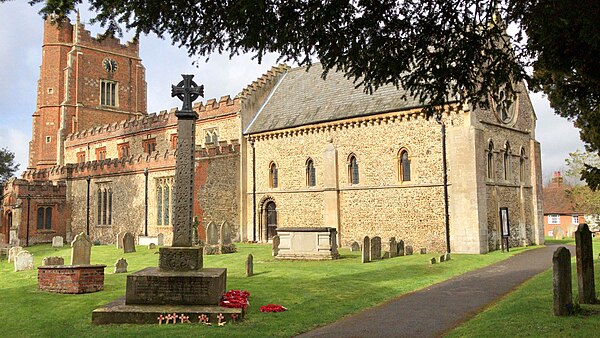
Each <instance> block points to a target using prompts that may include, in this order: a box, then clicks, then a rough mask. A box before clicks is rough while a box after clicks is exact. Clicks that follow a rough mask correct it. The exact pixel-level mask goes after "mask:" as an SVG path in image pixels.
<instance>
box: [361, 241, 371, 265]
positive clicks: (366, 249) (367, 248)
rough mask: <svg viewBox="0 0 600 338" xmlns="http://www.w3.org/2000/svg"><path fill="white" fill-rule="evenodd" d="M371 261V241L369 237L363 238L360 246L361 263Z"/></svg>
mask: <svg viewBox="0 0 600 338" xmlns="http://www.w3.org/2000/svg"><path fill="white" fill-rule="evenodd" d="M370 261H371V239H370V238H369V236H365V238H363V246H362V262H363V263H369V262H370Z"/></svg>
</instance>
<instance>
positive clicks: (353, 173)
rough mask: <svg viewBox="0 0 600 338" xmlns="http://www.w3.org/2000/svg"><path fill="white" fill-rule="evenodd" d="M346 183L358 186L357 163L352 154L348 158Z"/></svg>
mask: <svg viewBox="0 0 600 338" xmlns="http://www.w3.org/2000/svg"><path fill="white" fill-rule="evenodd" d="M348 182H350V183H351V184H358V162H357V161H356V156H355V155H354V154H351V155H350V156H349V157H348Z"/></svg>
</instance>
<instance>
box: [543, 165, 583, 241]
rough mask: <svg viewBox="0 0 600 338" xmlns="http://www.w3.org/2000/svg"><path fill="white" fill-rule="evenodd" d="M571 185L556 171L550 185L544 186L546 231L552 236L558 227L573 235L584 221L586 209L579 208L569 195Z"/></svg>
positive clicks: (547, 234)
mask: <svg viewBox="0 0 600 338" xmlns="http://www.w3.org/2000/svg"><path fill="white" fill-rule="evenodd" d="M570 188H571V186H569V185H567V184H565V183H564V178H563V177H562V175H561V173H560V171H556V172H554V174H553V176H552V180H551V182H550V184H548V186H546V187H544V233H545V234H546V236H552V235H553V234H554V229H555V228H556V227H561V228H562V229H563V231H564V234H566V235H567V236H573V235H572V233H573V232H574V231H575V229H576V228H577V226H578V225H579V223H583V222H585V221H584V215H585V212H584V210H581V209H579V208H577V206H576V205H575V202H574V201H573V199H572V198H571V197H570V196H569V189H570Z"/></svg>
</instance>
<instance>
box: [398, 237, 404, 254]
mask: <svg viewBox="0 0 600 338" xmlns="http://www.w3.org/2000/svg"><path fill="white" fill-rule="evenodd" d="M398 256H404V241H403V240H399V241H398Z"/></svg>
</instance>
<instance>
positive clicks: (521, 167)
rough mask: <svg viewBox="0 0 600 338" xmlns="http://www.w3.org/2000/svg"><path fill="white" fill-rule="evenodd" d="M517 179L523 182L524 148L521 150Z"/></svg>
mask: <svg viewBox="0 0 600 338" xmlns="http://www.w3.org/2000/svg"><path fill="white" fill-rule="evenodd" d="M519 179H520V180H521V182H525V148H521V157H520V158H519Z"/></svg>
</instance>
